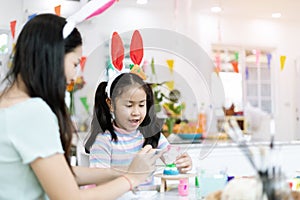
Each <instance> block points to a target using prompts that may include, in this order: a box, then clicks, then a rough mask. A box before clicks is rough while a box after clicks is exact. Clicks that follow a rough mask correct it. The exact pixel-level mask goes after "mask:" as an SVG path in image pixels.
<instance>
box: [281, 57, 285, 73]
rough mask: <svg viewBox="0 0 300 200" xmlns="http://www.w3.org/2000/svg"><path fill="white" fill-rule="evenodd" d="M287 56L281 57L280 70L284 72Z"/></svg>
mask: <svg viewBox="0 0 300 200" xmlns="http://www.w3.org/2000/svg"><path fill="white" fill-rule="evenodd" d="M285 60H286V56H280V70H281V71H282V70H283V69H284V65H285Z"/></svg>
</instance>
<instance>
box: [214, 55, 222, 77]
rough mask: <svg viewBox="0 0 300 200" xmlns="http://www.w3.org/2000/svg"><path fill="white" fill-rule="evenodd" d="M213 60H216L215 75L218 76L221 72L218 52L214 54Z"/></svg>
mask: <svg viewBox="0 0 300 200" xmlns="http://www.w3.org/2000/svg"><path fill="white" fill-rule="evenodd" d="M215 60H216V68H215V72H216V73H217V74H219V72H220V71H221V56H220V52H219V51H218V52H217V54H216V57H215Z"/></svg>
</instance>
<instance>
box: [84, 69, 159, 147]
mask: <svg viewBox="0 0 300 200" xmlns="http://www.w3.org/2000/svg"><path fill="white" fill-rule="evenodd" d="M134 84H135V85H137V86H138V87H141V88H143V90H144V91H145V93H146V106H147V108H146V110H147V112H146V116H145V118H144V120H143V122H142V123H141V124H140V127H139V130H140V131H141V133H142V134H143V136H144V138H145V142H144V144H143V146H145V145H146V144H150V145H152V147H153V148H156V147H157V146H158V141H159V138H160V134H161V132H160V130H161V127H162V123H160V121H159V120H158V119H157V117H156V113H155V111H154V97H153V92H152V89H151V86H150V85H148V84H146V83H145V82H144V81H143V80H142V79H141V78H140V77H139V76H137V75H135V74H133V73H123V74H121V75H119V76H118V77H117V78H116V79H115V80H114V81H113V83H112V84H111V88H110V97H111V102H112V103H115V102H116V98H117V97H119V96H120V95H122V93H123V92H124V91H125V89H126V87H129V86H132V85H134ZM106 86H107V82H101V83H100V84H99V85H98V88H97V90H96V93H95V101H94V111H93V118H92V122H91V130H90V134H89V138H88V139H87V141H86V143H85V150H86V152H89V150H90V147H91V146H92V145H93V143H94V141H95V139H96V137H97V135H98V134H99V133H103V132H104V131H106V130H108V131H109V132H110V134H111V137H112V141H115V142H117V141H118V137H117V135H116V133H115V132H114V128H113V123H112V121H111V119H112V116H111V113H110V109H109V107H108V105H107V102H106V99H107V98H108V95H107V94H106V92H105V88H106ZM114 106H115V105H114Z"/></svg>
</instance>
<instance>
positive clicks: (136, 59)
mask: <svg viewBox="0 0 300 200" xmlns="http://www.w3.org/2000/svg"><path fill="white" fill-rule="evenodd" d="M143 56H144V49H143V40H142V36H141V34H140V32H139V31H138V30H135V31H134V33H133V35H132V38H131V44H130V58H131V60H132V62H133V64H135V65H140V64H141V62H142V59H143Z"/></svg>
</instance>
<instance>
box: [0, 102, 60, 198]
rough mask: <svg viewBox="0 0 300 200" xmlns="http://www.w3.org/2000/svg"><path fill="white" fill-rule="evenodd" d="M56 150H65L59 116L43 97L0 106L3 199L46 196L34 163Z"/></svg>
mask: <svg viewBox="0 0 300 200" xmlns="http://www.w3.org/2000/svg"><path fill="white" fill-rule="evenodd" d="M56 153H61V154H62V153H64V151H63V148H62V145H61V141H60V135H59V126H58V122H57V118H56V116H55V115H54V113H53V112H52V111H51V109H50V107H49V106H48V105H47V104H46V103H45V102H44V101H43V100H42V99H41V98H30V99H28V100H26V101H24V102H21V103H18V104H15V105H13V106H11V107H8V108H0V199H1V200H6V199H11V200H34V199H44V198H45V192H44V190H43V188H42V187H41V185H40V183H39V181H38V179H37V177H36V176H35V174H34V172H33V171H32V169H31V167H30V163H31V162H33V161H34V160H35V159H37V158H44V157H48V156H51V155H54V154H56ZM49 173H55V169H53V171H49Z"/></svg>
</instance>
